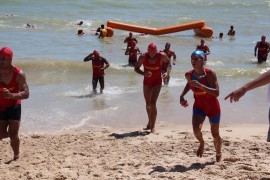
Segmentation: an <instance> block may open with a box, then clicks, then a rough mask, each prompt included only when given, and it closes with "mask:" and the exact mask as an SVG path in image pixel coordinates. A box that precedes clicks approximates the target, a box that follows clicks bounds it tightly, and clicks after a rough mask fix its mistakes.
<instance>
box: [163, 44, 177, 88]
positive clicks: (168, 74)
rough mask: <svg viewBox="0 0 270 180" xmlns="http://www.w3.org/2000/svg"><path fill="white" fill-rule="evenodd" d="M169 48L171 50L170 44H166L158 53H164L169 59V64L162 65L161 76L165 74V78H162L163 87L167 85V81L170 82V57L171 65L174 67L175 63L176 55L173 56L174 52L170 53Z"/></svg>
mask: <svg viewBox="0 0 270 180" xmlns="http://www.w3.org/2000/svg"><path fill="white" fill-rule="evenodd" d="M170 48H171V44H170V43H168V42H167V43H166V44H165V49H163V50H162V51H160V52H164V53H165V54H166V55H167V56H168V58H169V59H170V62H169V63H166V64H165V63H163V64H162V70H161V74H164V73H167V76H166V77H164V78H163V83H164V85H168V84H169V81H170V72H171V69H172V65H171V58H172V57H173V65H175V63H176V55H175V53H174V51H172V50H171V49H170Z"/></svg>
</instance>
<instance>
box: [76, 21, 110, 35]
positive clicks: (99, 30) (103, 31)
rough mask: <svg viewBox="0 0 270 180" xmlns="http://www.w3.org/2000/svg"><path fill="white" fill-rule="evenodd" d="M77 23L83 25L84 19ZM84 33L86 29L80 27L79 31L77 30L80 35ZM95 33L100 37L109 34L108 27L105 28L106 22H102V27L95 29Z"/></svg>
mask: <svg viewBox="0 0 270 180" xmlns="http://www.w3.org/2000/svg"><path fill="white" fill-rule="evenodd" d="M76 25H78V26H81V25H83V21H80V22H79V23H77V24H76ZM84 34H85V33H84V31H83V30H82V29H79V30H78V32H77V35H78V36H82V35H84ZM95 35H98V37H99V38H105V37H106V36H107V29H106V28H105V26H104V24H101V25H100V27H98V28H97V29H96V30H95Z"/></svg>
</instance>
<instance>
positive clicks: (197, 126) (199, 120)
mask: <svg viewBox="0 0 270 180" xmlns="http://www.w3.org/2000/svg"><path fill="white" fill-rule="evenodd" d="M204 120H205V115H204V114H203V115H200V114H198V113H196V110H193V116H192V126H193V133H194V136H195V137H196V139H198V141H199V143H200V145H199V147H198V149H197V152H196V155H197V156H198V157H202V155H203V152H204V140H203V135H202V125H203V122H204Z"/></svg>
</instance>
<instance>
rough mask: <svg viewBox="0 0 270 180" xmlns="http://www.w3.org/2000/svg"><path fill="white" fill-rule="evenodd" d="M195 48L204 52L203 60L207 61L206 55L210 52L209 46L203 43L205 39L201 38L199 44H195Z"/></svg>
mask: <svg viewBox="0 0 270 180" xmlns="http://www.w3.org/2000/svg"><path fill="white" fill-rule="evenodd" d="M196 50H199V51H203V52H204V54H205V60H206V61H207V55H209V54H210V49H209V47H208V46H207V45H206V44H205V40H204V39H203V38H202V39H201V44H200V45H198V46H197V48H196Z"/></svg>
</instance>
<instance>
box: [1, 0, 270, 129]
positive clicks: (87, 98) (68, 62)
mask: <svg viewBox="0 0 270 180" xmlns="http://www.w3.org/2000/svg"><path fill="white" fill-rule="evenodd" d="M269 17H270V1H262V0H246V1H242V0H241V1H240V0H234V1H228V0H183V1H175V0H171V1H163V0H149V1H142V0H137V1H131V0H129V1H122V0H91V1H87V0H80V1H70V0H69V1H68V0H65V1H64V0H56V1H55V0H54V1H52V0H47V1H35V0H27V1H26V0H13V1H0V46H1V47H3V46H10V47H11V48H12V49H13V51H14V60H13V62H14V64H15V65H17V66H19V67H21V68H22V69H23V71H24V72H25V74H26V77H27V81H28V85H29V88H30V98H29V99H28V100H24V101H23V106H22V108H23V109H22V112H23V113H22V127H21V131H22V132H50V131H59V130H64V129H75V128H85V129H87V128H90V127H97V128H102V127H112V128H113V127H132V126H137V125H143V126H144V125H145V124H146V123H147V114H146V111H145V102H144V98H143V92H142V81H143V77H142V76H140V75H138V74H136V73H135V72H134V70H133V69H132V68H129V67H123V65H125V64H127V61H128V60H127V59H128V57H127V56H125V55H124V52H125V51H124V49H125V46H126V44H124V43H123V41H124V39H125V37H126V36H128V33H129V32H127V31H122V30H116V29H115V30H114V32H115V33H114V36H113V37H111V38H106V39H102V40H100V39H98V38H97V36H95V35H93V34H94V30H95V29H96V28H97V27H98V26H100V24H105V25H106V23H107V21H108V20H113V21H118V22H122V23H128V24H134V25H139V26H146V27H156V28H159V27H165V26H171V25H178V24H184V23H189V22H193V21H197V20H204V21H205V24H206V26H207V27H210V28H212V29H213V31H214V34H213V36H214V37H217V36H218V34H219V33H220V32H223V33H224V38H223V39H219V38H206V39H205V40H206V44H207V45H208V46H209V48H210V51H211V54H210V55H209V56H208V63H207V67H208V68H211V69H213V70H214V71H215V72H216V74H217V76H218V81H219V86H220V96H219V101H220V104H221V109H222V115H221V124H231V123H268V115H267V114H268V108H269V102H267V86H264V87H261V88H258V89H255V90H253V91H251V92H248V93H247V94H246V95H245V97H243V98H242V99H241V101H240V102H238V103H233V104H231V103H229V101H224V97H225V96H226V95H227V94H228V93H229V92H231V91H232V90H234V89H236V88H238V87H240V86H241V85H243V84H244V83H246V82H248V81H250V80H252V79H254V78H256V77H257V76H259V75H260V74H262V73H263V72H265V71H267V70H269V69H270V68H269V67H270V66H269V62H267V63H266V64H263V65H260V66H258V65H257V64H256V58H255V57H254V46H255V43H256V42H257V41H258V40H260V37H261V36H262V35H263V34H264V35H266V37H267V40H269V39H270V21H269ZM80 21H83V22H84V24H83V25H82V26H80V27H79V26H78V25H76V23H78V22H80ZM27 23H29V24H31V25H34V26H35V28H26V24H27ZM231 25H233V26H234V27H235V30H236V36H235V37H229V36H226V35H225V34H226V33H227V32H228V30H229V28H230V26H231ZM78 29H83V30H84V32H85V35H84V36H80V37H79V36H77V35H76V33H77V31H78ZM135 36H136V38H137V40H138V41H139V43H138V47H139V48H140V50H141V51H143V52H144V51H146V47H147V45H148V44H149V43H151V42H155V43H156V44H157V45H158V48H159V49H163V48H164V45H165V43H166V42H170V43H171V49H172V50H174V51H175V53H176V55H177V64H176V65H175V66H173V69H172V74H171V81H170V84H169V86H168V87H162V89H161V92H160V96H159V99H158V117H157V125H160V124H167V123H175V124H190V123H191V113H192V103H193V95H192V93H191V92H189V94H188V95H187V96H186V98H187V99H188V101H189V104H190V106H189V107H188V108H183V107H181V106H180V105H179V95H180V93H181V92H182V90H183V88H184V86H185V83H186V81H185V78H184V73H185V72H186V71H188V70H190V69H191V68H192V67H191V64H190V54H191V52H192V51H193V50H194V49H195V48H196V45H197V44H199V42H200V37H197V36H195V35H194V32H193V30H188V31H182V32H177V33H172V34H166V35H162V36H152V35H146V36H138V35H137V34H136V33H135ZM94 49H97V50H99V51H100V53H101V55H102V56H103V57H105V58H106V59H107V60H108V61H109V62H110V64H111V66H110V68H108V69H106V71H105V73H106V75H105V90H104V94H103V95H97V96H92V95H90V94H89V93H90V92H91V89H92V84H91V79H92V68H91V63H86V62H83V58H84V57H85V56H87V55H88V54H89V53H90V52H92V51H93V50H94Z"/></svg>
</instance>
